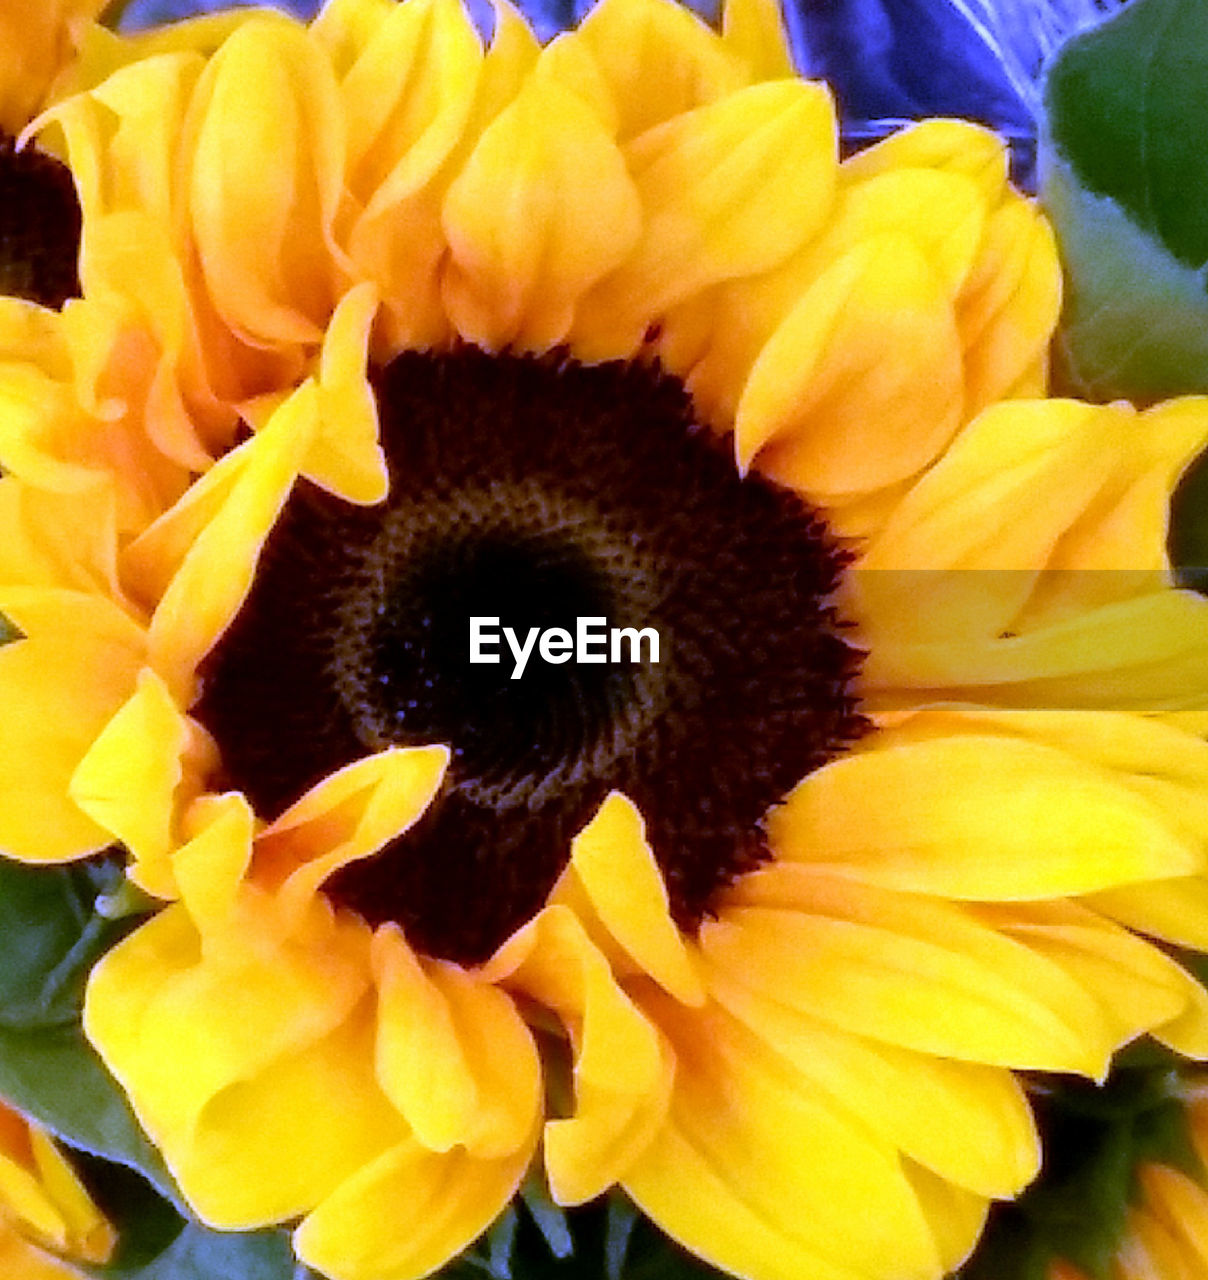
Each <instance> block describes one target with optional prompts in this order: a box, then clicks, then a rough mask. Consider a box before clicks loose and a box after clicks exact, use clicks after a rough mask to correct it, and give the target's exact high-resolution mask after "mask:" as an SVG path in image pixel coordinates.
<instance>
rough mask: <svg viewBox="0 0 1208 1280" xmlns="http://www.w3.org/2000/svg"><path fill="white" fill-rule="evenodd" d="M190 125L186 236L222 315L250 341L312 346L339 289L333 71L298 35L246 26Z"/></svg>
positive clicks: (216, 61) (339, 133)
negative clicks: (192, 135)
mask: <svg viewBox="0 0 1208 1280" xmlns="http://www.w3.org/2000/svg"><path fill="white" fill-rule="evenodd" d="M190 118H191V124H190V126H189V129H190V130H194V131H195V143H194V145H193V147H192V149H191V154H190V156H189V168H190V171H191V174H192V182H191V186H190V189H189V209H190V214H191V222H192V231H193V236H194V238H195V241H196V245H197V252H198V255H199V260H200V265H201V270H202V273H203V275H204V277H205V282H206V285H207V287H208V289H209V291H210V294H211V296H212V297H213V300H214V304H215V306H216V307H217V309H218V312H219V314H220V315H221V316H222V318H223V319H224V320H225V321H226V323H227V324H228V325H229V326H230V327H231V328H232V329H233V330H234V331H235V332H236V333H237V334H239V335H241V336H242V337H244V338H246V339H247V340H249V341H250V342H252V343H253V344H254V343H256V342H263V343H270V344H271V343H311V342H314V343H317V342H318V340H319V339H320V338H321V336H322V333H323V330H324V328H325V325H326V321H327V317H328V316H329V314H330V312H331V310H332V308H333V307H334V305H335V302H336V298H337V296H338V295H339V293H340V292H342V290H341V288H340V277H341V272H340V270H339V267H338V253H337V251H336V248H335V244H334V239H333V224H334V220H335V215H336V210H337V205H338V202H339V199H340V192H341V187H342V182H343V174H344V163H345V141H344V134H343V121H344V112H343V110H342V108H341V103H340V100H339V90H338V87H337V85H336V82H335V77H334V75H333V74H332V71H331V67H330V64H329V63H327V61H326V59H325V58H324V57H323V55H322V54H321V52H320V51H319V49H318V48H316V46H315V44H314V42H313V41H311V40H310V39H309V38H308V37H307V35H306V33H305V32H304V31H303V30H302V29H301V28H300V27H296V26H294V25H293V24H291V23H285V22H279V21H266V20H262V19H261V20H252V21H249V22H247V23H245V24H243V25H242V26H241V27H240V28H239V29H238V30H237V31H236V32H235V33H234V34H233V35H232V36H231V37H230V39H229V40H227V42H226V43H225V44H224V45H223V47H222V48H221V49H220V50H219V51H218V53H217V54H215V56H214V57H213V58H212V59H211V60H210V62H209V64H208V66H207V67H206V70H205V72H204V73H203V75H202V78H201V81H200V83H199V85H198V88H197V92H196V94H195V96H194V100H193V104H192V107H191V117H190ZM186 132H188V131H186Z"/></svg>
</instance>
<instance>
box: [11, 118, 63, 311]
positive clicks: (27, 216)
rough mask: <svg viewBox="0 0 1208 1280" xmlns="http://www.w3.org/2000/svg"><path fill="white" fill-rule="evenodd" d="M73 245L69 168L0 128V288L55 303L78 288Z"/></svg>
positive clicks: (46, 305) (23, 296)
mask: <svg viewBox="0 0 1208 1280" xmlns="http://www.w3.org/2000/svg"><path fill="white" fill-rule="evenodd" d="M79 251H80V205H79V201H78V200H77V199H76V192H75V185H74V183H73V181H72V177H71V171H70V170H69V169H68V168H67V166H66V165H65V164H62V163H61V162H60V161H58V160H56V159H55V158H54V157H53V156H49V155H47V154H46V153H45V152H42V151H39V150H38V149H37V148H36V147H33V146H28V147H25V148H24V149H22V150H21V151H18V150H17V149H16V144H15V142H14V140H13V139H12V138H11V137H10V136H9V135H8V134H6V133H4V132H3V131H0V294H5V295H6V296H8V297H16V298H26V299H28V300H29V301H30V302H38V303H41V304H42V306H44V307H54V308H58V307H61V306H62V305H63V303H64V302H66V301H67V299H68V298H75V297H78V296H79V293H80V280H79V276H78V274H77V266H76V263H77V260H78V258H79Z"/></svg>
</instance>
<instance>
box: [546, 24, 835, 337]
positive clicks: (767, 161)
mask: <svg viewBox="0 0 1208 1280" xmlns="http://www.w3.org/2000/svg"><path fill="white" fill-rule="evenodd" d="M599 11H600V10H597V12H599ZM625 152H626V158H627V160H628V162H629V165H630V170H631V173H632V176H633V180H634V182H635V184H636V186H637V189H638V193H639V195H640V196H641V199H642V206H643V209H644V218H645V224H644V227H643V233H642V238H641V240H640V241H639V243H638V245H637V247H636V249H635V250H634V252H633V254H632V255H631V256H630V258H629V259H628V260H627V261H626V263H625V264H624V266H622V267H621V268H620V270H619V271H617V272H615V273H614V274H613V275H611V276H609V277H608V278H607V279H605V280H604V281H602V282H601V284H600V285H598V286H597V287H596V288H595V289H593V290H592V291H591V292H590V293H589V294H588V295H587V296H586V297H585V298H584V299H583V303H582V305H581V307H580V308H579V311H578V313H577V314H576V318H575V325H574V328H573V329H572V330H571V334H570V340H571V344H572V346H573V347H574V349H575V351H576V353H577V354H579V355H580V356H582V357H583V358H585V359H596V358H605V357H610V356H614V357H615V356H626V355H630V354H632V353H633V351H634V350H635V349H636V347H637V345H638V344H639V343H640V342H641V340H642V338H643V335H644V333H645V331H646V329H647V327H648V326H649V325H650V324H651V323H652V322H654V321H655V320H657V319H658V317H659V316H660V315H661V313H662V312H663V311H665V310H666V309H667V308H669V307H672V306H674V305H675V304H677V303H679V302H683V301H684V300H685V299H687V298H689V297H691V296H692V295H693V294H695V293H697V292H699V291H700V290H702V289H704V288H706V287H707V286H709V285H713V284H716V283H718V282H719V281H723V280H732V279H735V278H737V277H740V276H747V275H755V274H757V273H759V272H761V271H767V270H769V269H770V268H771V267H774V266H775V265H776V264H777V263H779V262H783V261H784V259H786V258H787V257H788V256H789V255H790V254H791V253H792V252H793V251H794V250H795V249H797V248H798V246H799V245H801V244H802V243H803V242H804V241H805V240H806V239H807V238H808V237H809V236H811V235H812V234H813V233H814V232H815V230H816V229H817V228H818V226H819V225H820V224H821V222H822V220H823V218H825V216H826V211H827V207H828V205H829V194H830V191H831V188H832V185H833V182H834V170H835V136H834V107H833V105H832V103H831V100H830V97H829V95H828V94H827V92H826V91H825V90H824V89H822V88H820V87H819V86H817V85H812V84H806V83H804V82H802V81H799V80H775V81H768V82H765V83H763V84H757V85H752V86H751V87H750V88H747V89H743V90H740V91H739V92H737V93H734V94H732V95H730V96H729V97H726V98H723V99H721V100H720V101H719V102H715V103H711V104H709V105H708V106H703V107H699V108H698V109H697V110H695V111H690V112H687V113H686V114H684V115H680V116H675V117H673V118H672V119H670V120H667V121H665V122H664V123H663V124H660V125H656V126H655V127H654V128H652V129H649V130H647V132H646V133H644V134H642V135H641V136H640V137H638V138H636V139H634V141H633V142H631V143H629V144H628V146H627V147H626V148H625ZM802 191H808V192H810V193H811V197H810V199H808V200H802V199H800V196H799V193H800V192H802Z"/></svg>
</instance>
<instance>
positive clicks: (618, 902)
mask: <svg viewBox="0 0 1208 1280" xmlns="http://www.w3.org/2000/svg"><path fill="white" fill-rule="evenodd" d="M570 865H571V868H573V871H574V874H575V875H576V876H577V877H578V880H579V882H580V884H581V885H582V887H583V890H584V892H585V894H586V896H587V899H588V901H589V902H590V904H591V906H592V908H593V910H594V911H595V914H596V915H597V916H598V917H599V919H600V922H601V924H602V925H603V926H604V927H605V929H607V930H608V932H609V933H610V934H611V935H612V937H613V938H615V939H616V941H617V942H618V943H620V945H621V946H622V947H623V948H624V950H625V952H626V954H627V955H628V956H629V957H630V958H631V959H632V960H633V961H634V962H635V963H636V964H637V966H638V967H639V969H641V970H642V971H643V972H645V973H647V974H649V975H650V977H652V978H653V979H654V980H655V982H657V983H658V984H659V985H660V986H661V987H662V988H663V989H664V990H665V991H667V992H669V993H670V994H671V995H673V996H675V998H676V999H677V1000H681V1001H682V1002H683V1003H684V1004H689V1005H701V1004H703V1003H704V1000H705V992H704V988H703V987H702V986H701V980H700V975H699V974H698V973H697V970H696V963H695V959H694V956H693V953H692V951H691V950H690V949H689V948H688V946H687V945H686V944H685V941H684V938H683V936H682V935H681V934H680V931H679V930H678V929H677V928H676V927H675V923H674V921H673V920H672V919H671V915H670V911H669V899H668V896H667V886H666V885H665V884H664V883H663V876H662V873H661V872H660V870H659V867H658V863H657V862H655V860H654V854H653V853H652V852H651V850H650V845H649V844H648V843H647V842H646V824H645V823H644V822H643V821H642V816H641V814H640V813H639V812H638V810H637V808H636V807H635V806H634V804H633V802H632V801H631V800H629V799H628V798H627V797H625V796H623V795H622V794H621V793H620V792H619V791H614V792H612V793H611V794H610V795H609V796H608V798H607V799H606V800H605V801H604V803H603V804H602V805H601V806H600V808H599V809H598V810H597V811H596V815H595V817H594V818H592V820H591V821H590V822H589V823H588V824H587V826H586V827H584V828H583V830H582V831H581V832H580V833H579V834H578V835H577V836H576V837H575V838H574V840H573V841H572V842H571V856H570Z"/></svg>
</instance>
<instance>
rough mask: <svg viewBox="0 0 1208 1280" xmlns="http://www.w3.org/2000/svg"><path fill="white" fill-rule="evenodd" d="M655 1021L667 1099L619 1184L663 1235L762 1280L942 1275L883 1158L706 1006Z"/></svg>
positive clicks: (669, 1009)
mask: <svg viewBox="0 0 1208 1280" xmlns="http://www.w3.org/2000/svg"><path fill="white" fill-rule="evenodd" d="M652 1008H653V1010H654V1012H655V1016H656V1017H657V1019H658V1022H659V1025H660V1027H662V1028H663V1030H664V1032H665V1033H666V1034H667V1035H668V1036H669V1037H670V1039H671V1041H672V1044H673V1046H674V1050H675V1057H676V1078H675V1092H674V1094H673V1097H672V1103H671V1111H670V1113H669V1115H668V1119H667V1124H666V1126H665V1127H664V1129H663V1131H662V1132H661V1133H660V1134H659V1136H658V1137H657V1138H656V1140H655V1141H654V1142H653V1143H651V1145H650V1147H649V1148H648V1150H647V1151H646V1152H645V1154H643V1155H642V1156H641V1157H640V1158H639V1159H638V1160H637V1162H636V1163H635V1164H634V1166H633V1167H632V1168H631V1169H630V1171H629V1173H628V1174H627V1175H626V1177H625V1181H624V1185H625V1189H626V1191H628V1192H629V1194H630V1195H631V1196H633V1198H634V1199H635V1200H636V1201H637V1203H638V1205H639V1206H640V1207H641V1208H642V1210H643V1211H644V1212H645V1213H647V1214H648V1215H649V1216H650V1217H652V1218H653V1219H654V1220H655V1221H656V1222H657V1223H658V1224H659V1226H661V1227H662V1228H663V1230H665V1231H667V1232H669V1233H670V1234H671V1235H672V1236H674V1237H675V1238H676V1239H678V1240H680V1241H681V1243H683V1244H686V1245H687V1246H688V1247H689V1248H690V1249H691V1250H692V1251H693V1252H694V1253H697V1254H699V1255H700V1256H701V1257H703V1258H705V1259H706V1260H707V1261H709V1262H712V1263H714V1264H717V1265H719V1266H722V1267H724V1268H725V1269H726V1270H727V1271H732V1272H736V1273H737V1274H739V1275H757V1276H760V1277H761V1278H762V1277H767V1278H768V1280H780V1278H782V1277H784V1278H787V1277H797V1278H800V1277H802V1276H810V1277H825V1278H826V1280H838V1278H839V1277H845V1278H847V1277H854V1276H871V1275H890V1274H892V1275H894V1276H900V1277H903V1278H905V1277H919V1278H920V1280H921V1278H922V1277H933V1276H935V1275H937V1274H938V1272H939V1259H938V1257H937V1254H936V1250H935V1244H934V1240H933V1238H932V1235H931V1232H930V1229H929V1228H928V1226H927V1224H926V1222H925V1220H924V1218H923V1215H922V1213H921V1211H920V1209H919V1205H918V1201H917V1199H916V1198H915V1195H914V1193H913V1190H912V1188H911V1186H910V1184H909V1183H908V1182H907V1181H906V1179H905V1178H904V1177H903V1175H902V1170H901V1167H900V1165H899V1163H898V1159H897V1156H896V1153H895V1152H894V1151H893V1150H892V1149H891V1148H889V1147H888V1146H886V1145H884V1144H883V1143H880V1142H878V1141H876V1140H875V1139H874V1138H873V1137H872V1136H871V1135H870V1134H869V1131H868V1130H867V1128H865V1127H864V1126H863V1125H862V1124H861V1123H860V1121H859V1120H858V1119H856V1118H855V1117H854V1116H852V1115H850V1114H849V1113H847V1112H846V1111H844V1110H843V1109H842V1108H840V1107H839V1106H838V1105H836V1103H835V1102H834V1100H833V1099H832V1098H831V1097H830V1096H829V1095H828V1094H826V1093H824V1092H823V1091H822V1090H820V1089H818V1088H817V1087H816V1086H815V1085H814V1084H813V1083H812V1082H811V1081H810V1080H809V1079H807V1078H806V1077H804V1076H802V1075H800V1074H798V1073H797V1072H795V1071H794V1070H793V1069H792V1067H791V1066H790V1065H789V1064H788V1063H787V1062H786V1061H785V1060H784V1059H782V1058H780V1057H779V1055H777V1054H776V1053H774V1052H772V1051H771V1050H769V1049H768V1048H767V1046H766V1045H765V1044H763V1043H761V1042H760V1041H759V1040H758V1039H757V1038H756V1037H755V1036H753V1035H752V1034H751V1033H750V1032H748V1031H746V1030H745V1028H743V1027H742V1026H741V1025H740V1024H739V1023H737V1022H735V1021H734V1020H733V1019H732V1018H730V1017H729V1016H728V1015H727V1014H725V1013H724V1012H722V1011H721V1010H719V1009H717V1008H716V1007H715V1006H710V1007H708V1008H706V1009H703V1010H699V1011H698V1010H686V1009H684V1008H683V1007H682V1006H676V1005H673V1004H672V1003H671V1002H670V1001H666V1000H659V1001H658V1002H657V1004H652ZM756 1224H758V1225H756Z"/></svg>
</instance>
